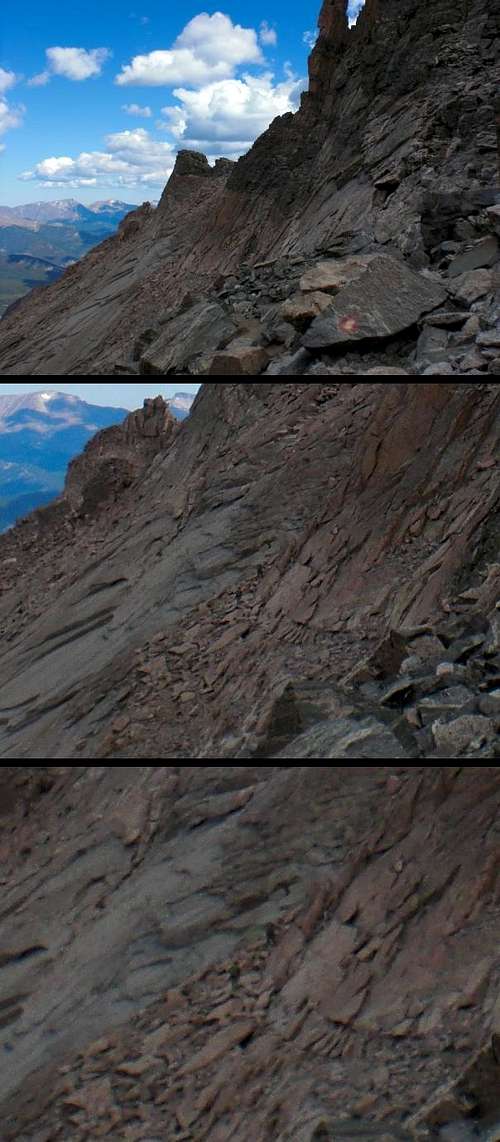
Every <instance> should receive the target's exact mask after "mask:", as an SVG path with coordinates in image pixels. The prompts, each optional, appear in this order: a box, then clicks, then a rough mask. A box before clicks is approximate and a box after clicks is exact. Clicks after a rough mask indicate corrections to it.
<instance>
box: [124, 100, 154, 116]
mask: <svg viewBox="0 0 500 1142" xmlns="http://www.w3.org/2000/svg"><path fill="white" fill-rule="evenodd" d="M122 111H125V113H126V114H127V115H136V116H137V118H139V119H151V116H152V114H153V112H152V110H151V108H150V107H140V106H139V104H138V103H124V104H123V106H122Z"/></svg>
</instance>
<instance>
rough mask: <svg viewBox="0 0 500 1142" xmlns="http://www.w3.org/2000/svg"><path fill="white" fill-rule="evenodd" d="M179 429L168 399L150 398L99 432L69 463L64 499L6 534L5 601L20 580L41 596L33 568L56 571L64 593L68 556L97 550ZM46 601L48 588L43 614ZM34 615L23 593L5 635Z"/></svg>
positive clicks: (0, 589)
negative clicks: (105, 526)
mask: <svg viewBox="0 0 500 1142" xmlns="http://www.w3.org/2000/svg"><path fill="white" fill-rule="evenodd" d="M179 427H180V426H179V423H178V421H176V419H175V418H174V417H173V416H172V414H171V412H170V411H169V408H168V405H167V404H166V403H165V401H164V400H163V398H162V397H156V398H155V399H153V400H146V401H145V402H144V407H143V408H142V409H139V410H137V411H136V412H133V413H131V414H130V416H128V417H127V418H126V420H125V421H124V423H123V424H121V425H116V426H113V427H112V428H107V429H103V430H102V431H101V432H98V433H97V434H96V435H95V436H94V437H93V438H92V439H91V440H90V441H89V443H88V444H87V446H86V448H85V449H84V451H83V452H82V453H81V455H80V456H77V457H76V458H75V460H73V461H72V462H71V464H70V465H69V468H68V473H67V476H66V482H65V487H64V491H63V493H62V495H61V496H59V497H58V498H57V499H55V500H54V501H53V502H52V503H51V504H49V505H48V507H45V508H40V509H38V510H37V511H34V512H32V513H31V514H30V515H28V516H26V517H25V518H24V519H22V520H20V521H19V522H18V523H17V525H16V527H15V528H11V529H10V530H9V531H8V532H6V533H5V534H4V535H2V537H1V543H0V567H1V571H2V576H1V582H0V597H1V596H2V595H4V594H6V593H7V592H8V591H10V590H11V589H12V587H13V586H15V584H16V583H19V579H20V577H22V581H23V582H25V584H26V589H27V590H29V592H30V595H32V594H34V595H35V596H37V595H38V583H37V580H36V578H35V580H34V581H33V576H32V569H33V566H37V568H38V571H39V573H40V572H41V570H42V569H43V568H44V567H50V568H51V569H53V570H55V575H54V578H53V580H52V586H53V588H56V589H60V588H61V586H62V584H63V582H64V581H65V562H66V560H65V552H66V551H67V550H68V549H71V548H72V547H74V546H75V545H78V546H80V548H81V552H82V556H83V554H84V553H85V554H87V555H88V554H89V552H92V550H93V543H94V542H95V539H94V532H95V531H96V530H97V531H98V530H99V522H101V523H102V514H103V513H106V511H107V512H108V513H109V512H112V510H113V505H115V506H116V505H119V506H118V511H120V510H121V508H122V507H123V509H124V510H125V507H124V504H122V498H123V497H124V494H125V493H126V492H127V490H129V489H132V488H133V487H134V485H135V484H136V483H137V481H138V480H139V479H140V477H141V475H143V473H144V472H146V471H147V470H148V468H149V467H150V465H151V463H152V461H153V459H154V458H155V456H157V455H158V454H161V453H162V452H164V451H166V450H167V449H168V448H169V447H170V446H171V444H172V443H173V441H174V439H175V436H176V434H177V432H178V430H179ZM99 517H101V518H99ZM97 542H100V540H98V541H97ZM58 559H59V567H58V568H57V569H55V568H54V562H55V561H57V560H58ZM42 600H43V589H42V591H41V593H40V599H39V604H38V605H39V607H40V610H39V611H38V614H40V613H41V609H42V606H43V602H42ZM35 613H36V612H35ZM30 614H31V617H33V613H32V611H30V607H29V606H28V605H27V599H26V598H25V597H24V595H23V597H22V601H21V602H19V605H18V607H17V608H16V612H15V615H14V616H11V622H10V623H8V627H7V630H5V628H4V636H5V635H7V637H9V638H10V637H12V634H13V630H14V628H15V629H18V628H19V623H21V625H24V624H25V623H27V622H28V621H29V616H30Z"/></svg>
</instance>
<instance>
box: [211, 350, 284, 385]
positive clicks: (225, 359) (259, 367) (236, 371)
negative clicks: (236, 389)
mask: <svg viewBox="0 0 500 1142" xmlns="http://www.w3.org/2000/svg"><path fill="white" fill-rule="evenodd" d="M268 363H269V354H268V353H267V352H266V350H265V349H263V348H262V347H261V346H259V345H246V344H243V343H233V344H232V345H230V346H229V348H228V349H226V350H225V351H224V352H223V353H217V354H216V355H215V357H214V358H213V360H212V363H211V365H210V367H209V368H208V369H207V373H208V375H209V376H211V377H225V376H229V377H233V376H235V377H237V376H247V377H254V376H257V375H258V374H259V373H262V372H264V369H265V368H266V366H267V365H268Z"/></svg>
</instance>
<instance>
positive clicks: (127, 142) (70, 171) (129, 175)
mask: <svg viewBox="0 0 500 1142" xmlns="http://www.w3.org/2000/svg"><path fill="white" fill-rule="evenodd" d="M104 142H105V146H106V150H105V151H82V153H81V154H80V155H78V156H77V157H76V158H74V159H73V158H71V157H70V156H69V155H61V156H52V157H50V158H47V159H42V161H41V162H39V163H37V164H36V166H35V167H34V168H33V170H31V171H25V172H24V174H22V175H21V176H20V177H21V179H22V181H23V182H33V181H35V182H38V183H40V184H41V185H42V186H44V187H48V186H50V187H66V188H67V187H71V188H73V189H78V188H79V187H82V186H95V187H97V186H102V187H109V186H123V187H141V186H144V187H147V186H159V187H163V186H164V184H165V183H166V182H167V180H168V178H169V177H170V175H171V173H172V169H173V166H174V160H175V155H174V148H173V146H172V144H171V143H166V142H158V141H157V140H155V139H152V138H151V135H150V134H149V132H148V131H146V130H145V129H144V127H138V128H136V129H135V130H134V131H119V132H117V133H116V134H111V135H107V136H106V138H105V140H104Z"/></svg>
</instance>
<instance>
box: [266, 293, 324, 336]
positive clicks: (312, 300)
mask: <svg viewBox="0 0 500 1142" xmlns="http://www.w3.org/2000/svg"><path fill="white" fill-rule="evenodd" d="M331 304H332V299H331V297H330V295H329V294H327V293H321V291H320V290H314V291H313V292H312V293H307V294H304V293H297V294H294V295H293V297H289V298H288V301H284V302H283V305H282V306H281V307H280V310H279V315H280V317H281V318H282V320H283V321H288V322H290V325H293V326H294V327H295V329H299V330H302V329H305V328H306V327H307V325H308V324H310V322H311V321H313V319H314V318H315V317H317V316H318V314H319V313H324V311H325V309H328V307H329V306H330V305H331Z"/></svg>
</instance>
